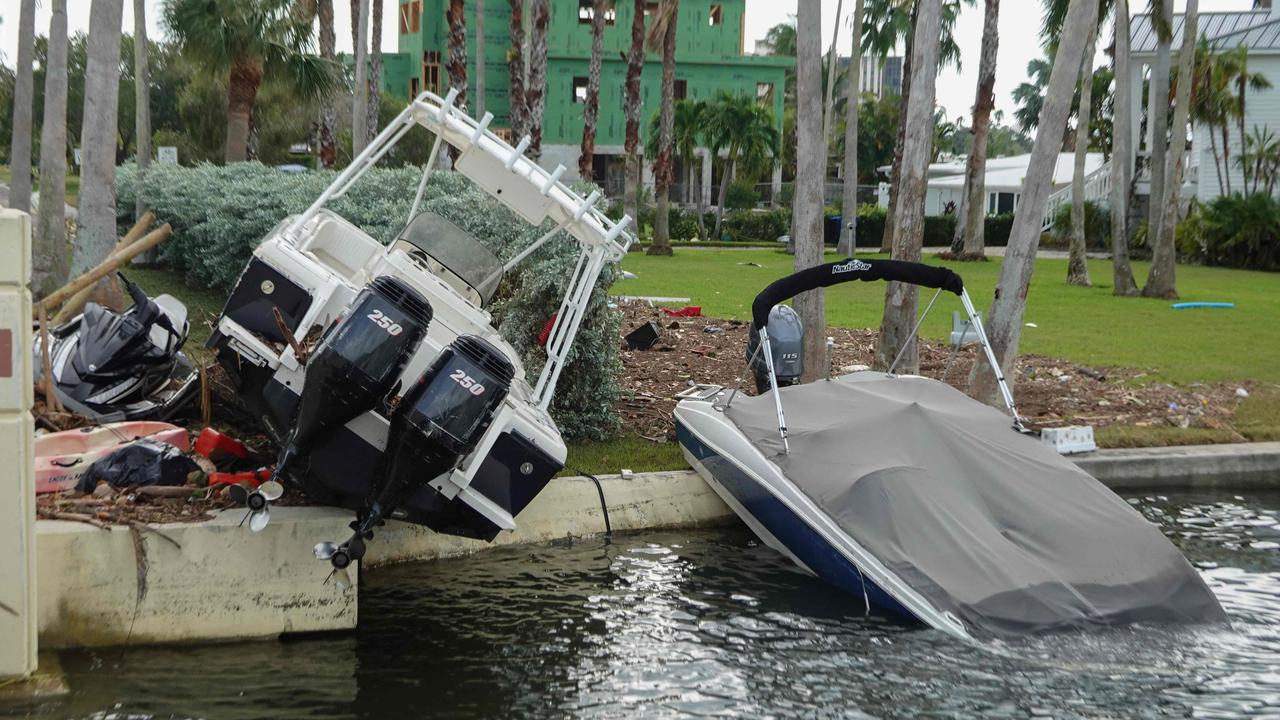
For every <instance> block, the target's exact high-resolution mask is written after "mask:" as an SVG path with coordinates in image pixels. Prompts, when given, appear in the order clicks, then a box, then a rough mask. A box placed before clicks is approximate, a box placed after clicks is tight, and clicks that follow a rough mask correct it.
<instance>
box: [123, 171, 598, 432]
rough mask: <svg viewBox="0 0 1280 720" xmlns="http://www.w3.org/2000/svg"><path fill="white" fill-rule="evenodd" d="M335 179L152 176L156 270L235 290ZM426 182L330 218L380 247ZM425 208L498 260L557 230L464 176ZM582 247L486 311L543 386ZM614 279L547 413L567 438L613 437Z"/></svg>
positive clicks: (358, 199)
mask: <svg viewBox="0 0 1280 720" xmlns="http://www.w3.org/2000/svg"><path fill="white" fill-rule="evenodd" d="M334 177H335V174H334V173H332V172H314V173H303V174H299V175H290V174H284V173H280V172H278V171H275V170H273V169H271V168H267V167H264V166H262V165H260V164H258V163H235V164H232V165H228V166H225V167H219V166H214V165H200V166H197V167H194V168H183V167H178V166H172V165H153V166H152V168H151V170H150V171H149V172H148V173H147V178H146V183H145V187H144V188H143V194H144V196H145V198H146V201H147V206H148V207H149V208H150V209H151V210H152V211H153V212H154V213H155V214H156V217H157V218H159V220H160V221H161V222H168V223H170V224H172V225H173V229H174V236H173V238H172V239H171V240H169V241H168V242H167V243H165V245H164V246H162V247H163V251H162V253H161V261H162V262H164V263H165V264H167V265H169V266H170V267H171V268H173V269H174V270H175V271H177V272H180V273H182V274H183V275H184V276H186V277H187V278H188V279H190V280H191V281H192V282H193V283H195V284H199V285H204V286H209V287H215V288H229V287H230V286H231V285H232V284H233V283H234V282H235V280H236V278H237V277H238V276H239V274H240V271H241V270H242V269H243V268H244V266H245V264H246V263H247V262H248V260H249V256H250V254H251V253H252V251H253V248H254V247H256V246H257V244H258V243H259V242H260V241H261V239H262V237H263V236H264V235H266V234H267V233H268V232H270V230H271V229H272V228H274V227H275V226H276V225H277V224H278V223H279V222H280V221H281V220H283V219H284V218H285V217H287V216H288V215H291V214H296V213H300V212H302V211H303V210H305V209H306V208H307V206H308V205H310V203H311V202H312V201H313V200H314V199H315V198H316V196H318V195H319V194H320V192H321V191H322V190H323V189H324V188H325V187H326V186H327V185H328V184H329V183H330V182H331V181H332V180H333V178H334ZM420 177H421V174H420V172H419V170H418V169H417V168H401V169H375V170H373V171H371V172H370V173H369V174H368V175H366V176H365V178H364V179H363V180H362V181H361V182H359V183H357V184H356V185H355V186H354V187H352V188H351V190H350V191H349V192H348V193H347V195H346V196H345V197H343V198H342V199H340V200H338V201H336V202H335V203H332V204H331V207H332V208H333V209H334V210H335V211H336V212H338V213H339V214H341V215H342V216H343V217H345V218H347V219H348V220H350V221H351V222H353V223H355V224H356V225H357V226H359V227H360V228H361V229H363V230H364V231H365V232H367V233H369V234H370V235H371V236H372V237H374V238H375V239H377V240H379V241H380V242H384V243H385V242H388V241H389V240H390V239H391V238H392V237H393V236H394V235H395V233H396V232H398V231H399V230H400V229H401V227H402V226H403V225H404V224H405V222H406V220H407V216H408V213H409V208H410V205H411V204H412V202H413V196H414V192H415V190H416V188H417V183H418V180H419V179H420ZM136 180H137V175H136V168H135V167H134V166H133V165H127V166H124V167H122V168H120V169H119V171H118V173H117V187H118V193H119V197H118V202H117V207H118V208H120V209H121V210H122V211H123V213H122V214H121V216H120V218H119V220H120V223H121V227H122V230H121V232H122V233H123V231H124V229H127V226H128V225H129V224H131V222H132V217H131V213H132V209H133V207H134V197H135V193H136V192H137V183H136ZM423 208H424V209H427V210H431V211H434V212H437V213H439V214H440V215H442V216H444V217H446V218H448V219H450V220H452V221H453V222H455V223H457V224H458V225H459V226H460V227H462V228H463V229H465V230H467V231H468V232H469V233H471V234H472V235H474V236H475V237H476V238H478V239H479V240H480V241H481V242H484V243H485V244H486V245H488V246H489V247H490V249H491V250H493V251H494V253H495V254H497V255H498V256H499V257H504V258H505V257H511V256H513V255H515V254H516V253H517V252H519V251H520V249H522V248H524V247H526V246H527V245H528V244H529V243H531V242H533V241H534V240H535V239H537V238H538V237H539V236H541V235H542V234H543V233H545V232H547V231H548V230H550V229H551V228H552V227H553V224H552V223H551V222H550V221H548V222H546V223H544V224H543V227H541V228H535V227H532V226H530V225H529V224H528V223H526V222H525V221H524V220H522V219H520V218H519V217H517V216H516V215H515V214H514V213H512V212H511V211H510V210H508V209H507V208H506V207H505V206H503V205H501V204H499V203H498V202H497V201H495V200H493V199H492V198H491V197H490V196H489V195H488V194H487V193H485V192H484V191H483V190H480V189H479V188H477V187H475V186H474V185H473V184H472V183H471V182H470V181H469V180H467V179H466V178H465V177H463V176H462V175H459V174H456V173H451V172H443V171H442V172H435V173H432V175H431V180H430V182H429V183H428V185H427V192H426V196H425V199H424V202H423ZM576 258H577V251H576V243H573V242H555V243H548V244H547V245H546V246H544V247H542V248H541V249H540V250H538V251H537V252H536V253H534V254H533V256H532V257H531V258H530V259H529V260H527V261H525V262H524V263H522V264H521V265H520V266H518V267H517V268H516V269H515V270H514V271H513V273H512V274H511V275H508V276H507V279H506V280H505V281H504V283H503V286H502V288H500V290H499V294H498V297H497V299H496V300H495V302H494V304H493V306H492V307H490V308H489V310H490V311H491V312H492V313H493V316H494V323H495V324H496V325H497V326H498V328H499V330H500V331H501V333H502V335H503V337H505V338H506V339H507V340H508V341H509V342H511V344H512V345H513V346H514V347H515V349H516V350H517V351H518V352H519V353H520V354H521V356H522V357H523V358H524V359H525V363H526V368H525V370H526V373H527V377H528V379H529V380H530V381H533V380H536V378H537V375H538V373H539V372H540V371H541V369H542V364H543V361H544V360H545V355H544V353H543V350H542V349H541V348H540V347H539V346H538V344H537V337H538V333H539V332H540V331H541V330H542V328H543V326H544V325H545V324H546V322H547V320H548V319H549V318H550V317H551V315H552V314H553V313H555V312H556V310H557V309H558V308H559V305H560V299H561V297H563V293H564V291H565V289H566V285H567V284H568V282H569V276H570V273H571V272H572V270H573V266H574V263H575V262H576ZM615 273H616V268H615V267H614V266H608V267H606V268H605V270H604V272H603V273H601V276H600V281H599V283H597V285H596V288H595V290H594V291H593V293H592V295H591V299H590V304H589V307H588V311H587V314H586V316H585V317H584V319H583V322H582V326H581V328H580V329H579V332H578V336H577V340H576V342H575V343H574V346H573V349H572V350H571V351H570V354H569V357H568V359H567V364H566V366H565V369H564V372H563V374H562V375H561V379H560V383H559V388H558V391H557V393H556V398H555V401H554V403H553V404H552V408H551V409H552V414H553V416H554V417H555V418H556V421H557V423H558V424H559V425H560V429H561V431H562V432H563V433H564V435H565V436H566V437H569V438H589V439H603V438H604V437H607V436H608V435H609V434H610V433H612V432H613V431H614V430H615V429H616V428H617V426H618V418H617V416H616V414H615V411H614V407H613V406H614V402H615V401H616V399H617V397H618V394H619V389H618V384H617V376H618V374H619V371H620V369H621V361H620V360H619V356H618V344H619V343H618V336H619V332H620V326H621V317H620V315H619V314H618V312H617V311H615V310H611V309H609V307H608V288H609V286H610V285H611V284H612V283H613V281H614V277H615Z"/></svg>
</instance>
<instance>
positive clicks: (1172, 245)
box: [1142, 0, 1200, 298]
mask: <svg viewBox="0 0 1280 720" xmlns="http://www.w3.org/2000/svg"><path fill="white" fill-rule="evenodd" d="M1199 9H1200V2H1199V0H1187V11H1186V15H1185V19H1184V20H1183V26H1182V55H1181V57H1180V58H1179V59H1178V88H1177V92H1176V94H1175V96H1174V102H1175V103H1176V106H1175V108H1174V111H1173V142H1172V143H1170V146H1169V156H1168V159H1167V162H1168V167H1166V168H1165V173H1164V176H1165V179H1166V181H1167V187H1165V191H1164V195H1163V196H1161V197H1159V198H1158V199H1159V201H1160V208H1159V211H1160V213H1161V220H1160V225H1159V226H1158V227H1159V232H1160V234H1159V235H1156V236H1154V238H1153V242H1152V253H1151V270H1150V271H1149V272H1148V273H1147V284H1146V285H1144V286H1143V288H1142V294H1143V296H1145V297H1159V298H1176V297H1178V289H1177V279H1176V268H1177V262H1176V261H1177V248H1176V239H1175V237H1174V235H1175V234H1176V231H1177V224H1178V207H1179V205H1180V204H1181V202H1182V158H1183V155H1185V154H1186V150H1187V120H1189V119H1190V117H1191V86H1192V84H1193V82H1192V72H1193V71H1194V68H1195V56H1196V38H1197V36H1198V35H1199V20H1200V15H1199ZM1153 189H1154V186H1153ZM1151 198H1152V200H1151V201H1152V203H1153V204H1154V203H1155V202H1156V200H1157V196H1156V195H1154V194H1153V195H1152V196H1151Z"/></svg>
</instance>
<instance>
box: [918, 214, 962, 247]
mask: <svg viewBox="0 0 1280 720" xmlns="http://www.w3.org/2000/svg"><path fill="white" fill-rule="evenodd" d="M955 236H956V216H955V214H954V213H952V214H950V215H930V216H927V217H925V219H924V247H945V248H949V247H951V241H952V240H953V239H955Z"/></svg>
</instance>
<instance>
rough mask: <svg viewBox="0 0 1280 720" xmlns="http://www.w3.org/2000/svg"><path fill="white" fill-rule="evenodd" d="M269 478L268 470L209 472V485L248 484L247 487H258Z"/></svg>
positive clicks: (269, 472)
mask: <svg viewBox="0 0 1280 720" xmlns="http://www.w3.org/2000/svg"><path fill="white" fill-rule="evenodd" d="M270 479H271V471H270V470H257V471H251V472H238V473H224V472H216V473H210V474H209V486H210V487H212V486H214V485H248V486H249V487H258V486H259V485H261V484H262V483H264V482H266V481H268V480H270Z"/></svg>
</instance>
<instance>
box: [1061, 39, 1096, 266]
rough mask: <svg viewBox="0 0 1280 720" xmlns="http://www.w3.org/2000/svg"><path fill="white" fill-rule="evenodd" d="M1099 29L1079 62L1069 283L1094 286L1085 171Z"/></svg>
mask: <svg viewBox="0 0 1280 720" xmlns="http://www.w3.org/2000/svg"><path fill="white" fill-rule="evenodd" d="M1097 43H1098V29H1097V28H1094V29H1093V30H1092V32H1090V33H1089V41H1088V43H1087V44H1086V45H1085V46H1084V62H1082V63H1081V64H1080V110H1079V111H1078V112H1077V113H1076V155H1075V172H1074V173H1073V174H1072V176H1071V243H1070V245H1069V247H1068V250H1069V253H1068V258H1067V284H1068V285H1077V286H1080V287H1091V286H1092V285H1093V283H1092V282H1090V281H1089V258H1088V241H1087V239H1086V237H1085V230H1086V228H1085V214H1084V209H1085V208H1084V170H1085V161H1086V160H1087V159H1088V156H1089V123H1090V122H1091V121H1092V120H1093V56H1094V53H1095V52H1096V50H1097Z"/></svg>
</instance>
